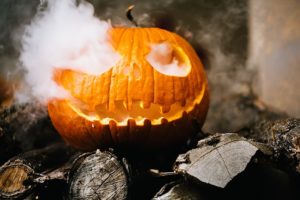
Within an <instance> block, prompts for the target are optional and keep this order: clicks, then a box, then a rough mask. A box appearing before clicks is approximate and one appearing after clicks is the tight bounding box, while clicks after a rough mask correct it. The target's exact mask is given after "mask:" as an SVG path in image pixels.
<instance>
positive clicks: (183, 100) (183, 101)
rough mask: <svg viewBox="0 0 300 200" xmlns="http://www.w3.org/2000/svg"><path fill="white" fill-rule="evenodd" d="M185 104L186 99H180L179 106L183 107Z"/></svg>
mask: <svg viewBox="0 0 300 200" xmlns="http://www.w3.org/2000/svg"><path fill="white" fill-rule="evenodd" d="M185 104H186V100H185V99H182V101H181V106H182V107H184V106H185Z"/></svg>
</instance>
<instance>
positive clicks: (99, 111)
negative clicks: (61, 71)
mask: <svg viewBox="0 0 300 200" xmlns="http://www.w3.org/2000/svg"><path fill="white" fill-rule="evenodd" d="M204 91H205V90H202V93H201V94H199V95H198V97H197V98H195V100H194V101H192V100H190V99H189V100H187V101H186V103H185V105H181V103H179V102H177V103H174V104H173V105H171V107H170V108H169V110H167V111H165V112H164V111H163V107H162V106H161V105H158V104H151V106H150V107H149V108H144V107H143V102H142V101H135V102H134V103H133V105H132V107H131V109H130V110H128V109H127V108H126V107H125V105H126V104H125V103H124V102H123V101H119V102H115V109H114V110H112V111H109V110H108V109H107V106H103V105H99V106H96V108H95V109H94V111H89V110H88V108H85V107H84V105H83V104H82V103H81V102H78V101H71V100H69V101H68V102H67V103H68V106H70V108H71V109H72V110H73V111H74V112H76V113H77V114H78V115H79V116H81V117H83V118H85V119H86V120H88V121H91V122H94V121H99V122H100V123H101V124H103V125H107V124H109V122H110V121H115V122H116V123H117V124H118V126H126V125H127V121H128V120H129V119H134V120H135V122H136V125H138V126H143V125H144V121H145V119H149V120H150V121H151V124H152V125H158V124H161V123H162V119H166V120H167V121H168V122H171V121H174V120H176V119H179V118H181V117H182V115H183V114H184V113H187V114H188V113H189V112H191V111H192V110H193V109H194V107H195V106H196V105H197V104H199V103H200V102H201V100H202V98H203V95H204Z"/></svg>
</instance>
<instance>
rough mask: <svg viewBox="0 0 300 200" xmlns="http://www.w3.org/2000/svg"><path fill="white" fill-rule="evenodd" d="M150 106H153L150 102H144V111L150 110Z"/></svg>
mask: <svg viewBox="0 0 300 200" xmlns="http://www.w3.org/2000/svg"><path fill="white" fill-rule="evenodd" d="M150 106H151V103H150V101H144V102H143V108H144V109H147V108H150Z"/></svg>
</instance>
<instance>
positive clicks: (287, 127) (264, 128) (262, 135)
mask: <svg viewBox="0 0 300 200" xmlns="http://www.w3.org/2000/svg"><path fill="white" fill-rule="evenodd" d="M243 134H244V135H247V137H249V138H253V139H255V140H257V141H261V142H264V143H266V144H269V145H270V146H272V148H273V149H274V154H273V160H274V161H275V163H276V164H277V165H278V166H279V167H280V168H281V169H283V170H285V171H288V172H291V173H297V174H298V175H300V119H295V118H287V119H282V120H272V121H271V120H270V121H262V122H260V123H257V124H256V125H254V126H253V127H252V128H251V129H249V130H248V131H246V132H243Z"/></svg>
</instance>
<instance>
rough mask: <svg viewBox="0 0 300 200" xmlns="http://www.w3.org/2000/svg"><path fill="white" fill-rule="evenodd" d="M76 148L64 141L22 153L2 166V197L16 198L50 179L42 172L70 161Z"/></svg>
mask: <svg viewBox="0 0 300 200" xmlns="http://www.w3.org/2000/svg"><path fill="white" fill-rule="evenodd" d="M74 152H75V151H74V150H73V149H72V148H70V147H68V146H66V145H65V144H64V143H56V144H53V145H50V146H47V147H45V148H42V149H37V150H32V151H29V152H26V153H23V154H20V155H18V156H16V157H14V158H12V159H10V160H9V161H7V162H6V163H5V164H3V165H2V166H1V167H0V197H1V198H9V199H16V198H20V197H24V196H26V195H27V194H29V193H30V192H31V191H32V190H33V189H34V188H36V187H37V186H38V185H39V184H40V183H44V182H45V180H48V179H49V178H48V179H47V178H46V177H49V176H45V175H43V174H42V173H46V172H47V171H49V170H53V169H55V168H57V167H59V166H61V165H62V164H63V163H65V162H66V161H68V160H69V159H70V157H71V155H72V154H74Z"/></svg>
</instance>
